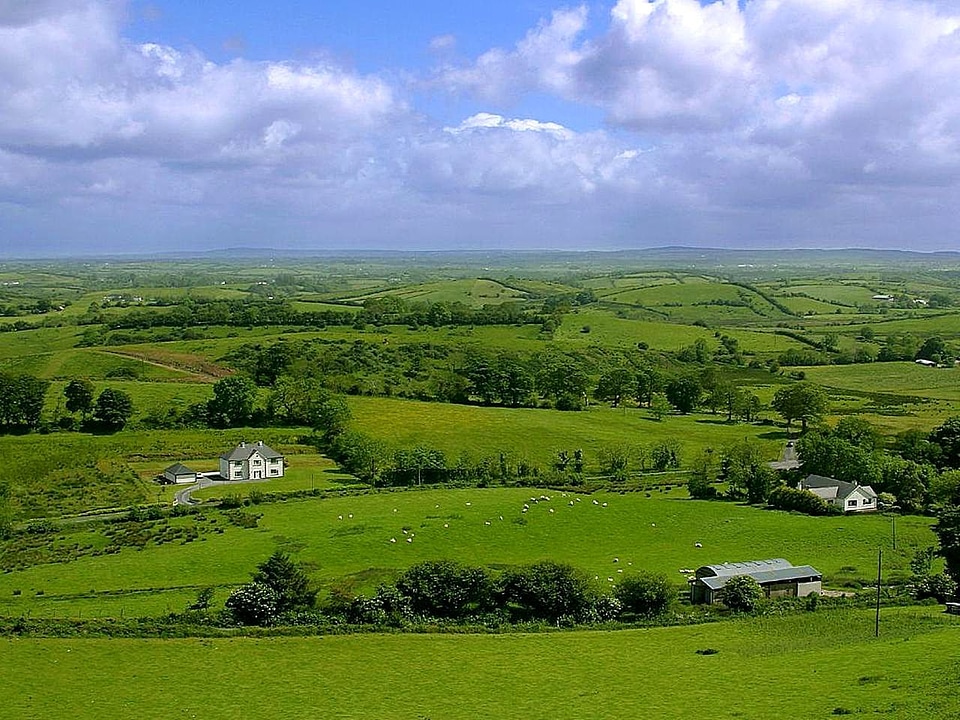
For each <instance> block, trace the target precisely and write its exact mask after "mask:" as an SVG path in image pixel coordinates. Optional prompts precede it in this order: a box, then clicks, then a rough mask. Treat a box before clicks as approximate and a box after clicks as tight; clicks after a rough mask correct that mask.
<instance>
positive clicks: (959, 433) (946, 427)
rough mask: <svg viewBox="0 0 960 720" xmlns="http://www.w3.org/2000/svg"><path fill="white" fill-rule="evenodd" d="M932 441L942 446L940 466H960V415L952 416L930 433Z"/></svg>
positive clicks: (939, 446)
mask: <svg viewBox="0 0 960 720" xmlns="http://www.w3.org/2000/svg"><path fill="white" fill-rule="evenodd" d="M930 442H932V443H934V444H935V445H936V446H937V447H938V448H940V466H941V467H948V468H960V417H952V418H949V419H948V420H946V421H945V422H944V423H943V424H942V425H940V426H938V427H936V428H934V430H933V432H932V433H930Z"/></svg>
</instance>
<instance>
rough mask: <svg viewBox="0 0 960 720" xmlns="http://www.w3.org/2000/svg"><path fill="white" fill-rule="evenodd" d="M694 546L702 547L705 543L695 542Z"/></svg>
mask: <svg viewBox="0 0 960 720" xmlns="http://www.w3.org/2000/svg"><path fill="white" fill-rule="evenodd" d="M693 546H694V547H698V548H702V547H703V543H698V542H695V543H694V544H693Z"/></svg>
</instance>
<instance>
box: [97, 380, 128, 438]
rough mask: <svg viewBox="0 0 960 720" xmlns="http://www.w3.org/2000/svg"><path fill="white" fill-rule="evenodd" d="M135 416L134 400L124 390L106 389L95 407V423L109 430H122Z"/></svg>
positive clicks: (99, 396)
mask: <svg viewBox="0 0 960 720" xmlns="http://www.w3.org/2000/svg"><path fill="white" fill-rule="evenodd" d="M132 415H133V399H132V398H131V397H130V395H129V394H128V393H126V392H124V391H123V390H117V389H116V388H106V389H105V390H103V391H102V392H101V393H100V394H99V395H98V396H97V402H96V403H95V404H94V406H93V421H94V422H95V423H97V425H99V426H100V427H102V428H105V429H107V430H113V431H116V430H122V429H123V426H124V425H126V424H127V421H128V420H129V419H130V417H131V416H132Z"/></svg>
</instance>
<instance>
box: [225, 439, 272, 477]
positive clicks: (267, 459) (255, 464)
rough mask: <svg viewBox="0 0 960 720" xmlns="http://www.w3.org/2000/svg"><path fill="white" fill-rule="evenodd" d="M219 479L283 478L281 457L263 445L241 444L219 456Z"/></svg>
mask: <svg viewBox="0 0 960 720" xmlns="http://www.w3.org/2000/svg"><path fill="white" fill-rule="evenodd" d="M220 477H222V478H223V479H224V480H268V479H270V478H279V477H283V455H281V454H280V453H278V452H277V451H276V450H273V449H272V448H270V447H268V446H267V445H264V444H263V441H262V440H261V441H260V442H258V443H256V444H255V445H247V443H245V442H242V443H240V444H239V445H237V446H236V447H235V448H234V449H233V451H232V452H229V453H227V454H225V455H221V456H220Z"/></svg>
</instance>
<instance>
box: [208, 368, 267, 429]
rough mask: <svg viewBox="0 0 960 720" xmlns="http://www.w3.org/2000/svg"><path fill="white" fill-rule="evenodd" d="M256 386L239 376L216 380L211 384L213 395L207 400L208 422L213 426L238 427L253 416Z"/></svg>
mask: <svg viewBox="0 0 960 720" xmlns="http://www.w3.org/2000/svg"><path fill="white" fill-rule="evenodd" d="M256 393H257V386H256V385H254V384H253V382H252V381H251V380H248V379H247V378H245V377H243V376H240V375H232V376H231V377H226V378H223V379H222V380H218V381H217V382H216V383H214V385H213V397H212V398H210V400H208V401H207V418H208V422H209V423H210V424H211V425H213V426H214V427H238V426H241V425H244V424H246V423H247V422H249V421H250V418H251V417H252V416H253V404H254V400H255V398H256Z"/></svg>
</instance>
